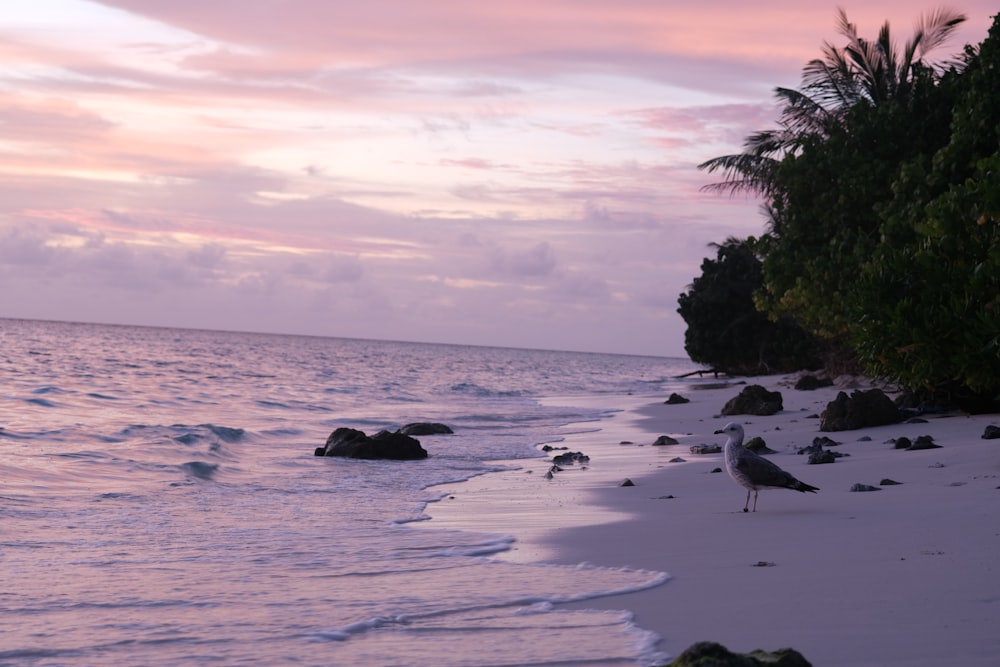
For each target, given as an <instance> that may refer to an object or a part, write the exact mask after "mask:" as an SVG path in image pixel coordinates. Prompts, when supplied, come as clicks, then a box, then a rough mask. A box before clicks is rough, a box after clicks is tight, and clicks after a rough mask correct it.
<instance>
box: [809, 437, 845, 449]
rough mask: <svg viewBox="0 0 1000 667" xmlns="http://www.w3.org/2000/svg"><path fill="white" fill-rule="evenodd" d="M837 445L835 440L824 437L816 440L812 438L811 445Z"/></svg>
mask: <svg viewBox="0 0 1000 667" xmlns="http://www.w3.org/2000/svg"><path fill="white" fill-rule="evenodd" d="M839 444H840V443H839V442H837V441H836V440H833V439H831V438H828V437H826V436H825V435H824V436H820V437H818V438H813V445H818V446H820V447H835V446H836V445H839Z"/></svg>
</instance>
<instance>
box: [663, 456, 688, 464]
mask: <svg viewBox="0 0 1000 667" xmlns="http://www.w3.org/2000/svg"><path fill="white" fill-rule="evenodd" d="M686 460H687V459H682V458H681V457H679V456H675V457H674V458H672V459H670V460H669V461H668V462H667V463H684V461H686Z"/></svg>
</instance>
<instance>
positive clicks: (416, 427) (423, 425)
mask: <svg viewBox="0 0 1000 667" xmlns="http://www.w3.org/2000/svg"><path fill="white" fill-rule="evenodd" d="M399 432H400V433H402V434H403V435H445V434H452V433H454V431H452V430H451V427H450V426H448V425H447V424H439V423H437V422H415V423H413V424H407V425H406V426H404V427H403V428H401V429H399Z"/></svg>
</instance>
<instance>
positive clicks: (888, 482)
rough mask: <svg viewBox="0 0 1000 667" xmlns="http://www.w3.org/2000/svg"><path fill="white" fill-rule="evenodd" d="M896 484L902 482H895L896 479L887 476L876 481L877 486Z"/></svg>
mask: <svg viewBox="0 0 1000 667" xmlns="http://www.w3.org/2000/svg"><path fill="white" fill-rule="evenodd" d="M897 484H902V482H897V481H896V480H894V479H889V478H888V477H886V478H885V479H883V480H882V481H881V482H879V483H878V485H879V486H895V485H897Z"/></svg>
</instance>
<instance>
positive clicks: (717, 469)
mask: <svg viewBox="0 0 1000 667" xmlns="http://www.w3.org/2000/svg"><path fill="white" fill-rule="evenodd" d="M708 472H722V468H712V469H711V470H709V471H708Z"/></svg>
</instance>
